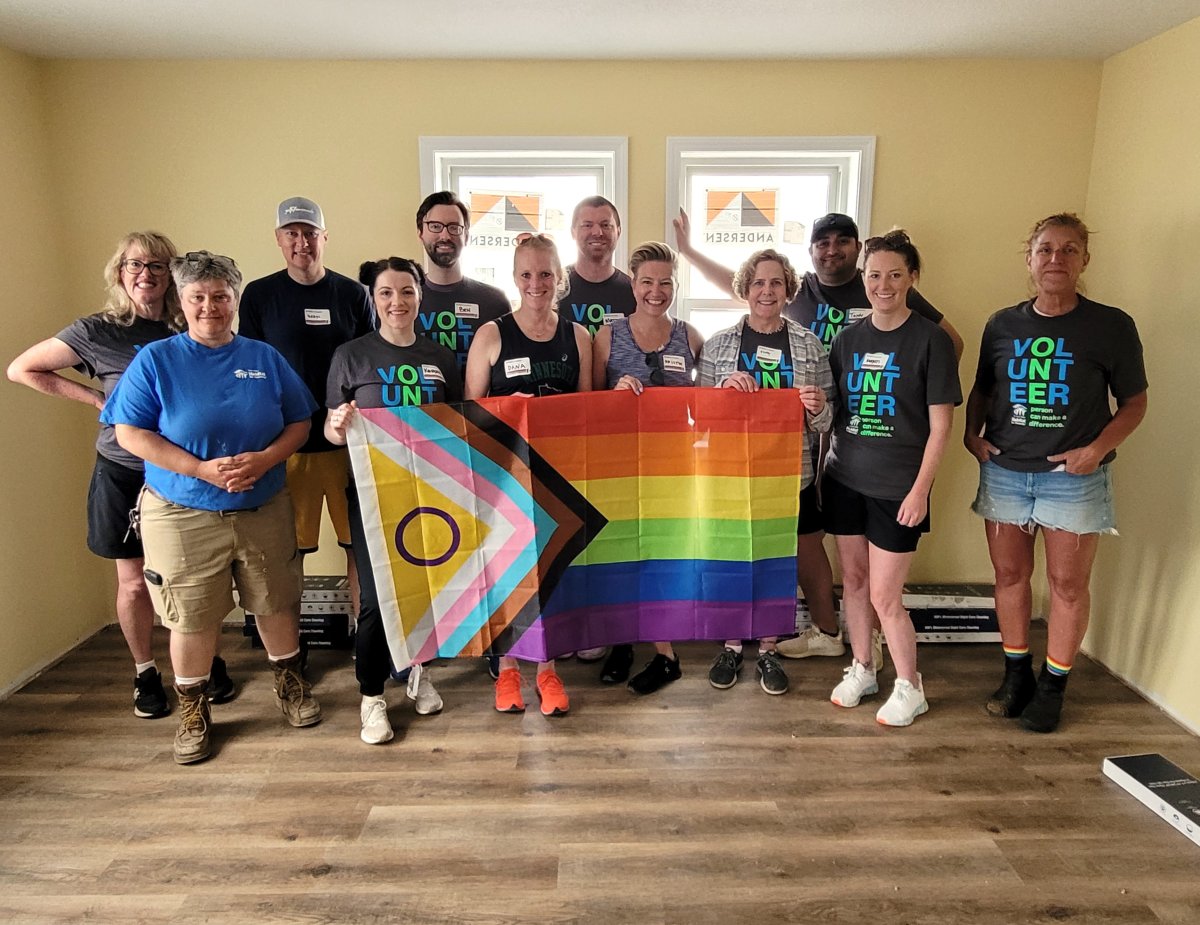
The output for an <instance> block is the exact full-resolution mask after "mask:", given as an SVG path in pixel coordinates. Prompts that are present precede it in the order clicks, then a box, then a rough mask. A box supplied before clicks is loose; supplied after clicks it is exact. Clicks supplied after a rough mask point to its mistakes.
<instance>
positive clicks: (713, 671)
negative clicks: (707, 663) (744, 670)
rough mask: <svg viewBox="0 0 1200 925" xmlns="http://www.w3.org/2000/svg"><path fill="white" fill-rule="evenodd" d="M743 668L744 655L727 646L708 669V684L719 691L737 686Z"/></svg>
mask: <svg viewBox="0 0 1200 925" xmlns="http://www.w3.org/2000/svg"><path fill="white" fill-rule="evenodd" d="M741 667H742V653H741V652H734V651H733V649H731V648H729V647H728V646H726V647H725V648H724V649H722V650H721V654H720V655H718V656H717V657H716V658H715V659H714V660H713V663H712V667H711V668H710V669H708V683H709V684H711V685H712V686H713V687H715V688H716V689H717V690H719V691H723V690H728V689H729V688H731V687H733V685H735V684H737V676H738V671H739V670H740V669H741Z"/></svg>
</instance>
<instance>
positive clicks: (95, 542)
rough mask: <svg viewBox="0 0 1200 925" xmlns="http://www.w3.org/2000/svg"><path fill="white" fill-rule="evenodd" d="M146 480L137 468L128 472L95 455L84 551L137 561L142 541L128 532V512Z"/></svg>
mask: <svg viewBox="0 0 1200 925" xmlns="http://www.w3.org/2000/svg"><path fill="white" fill-rule="evenodd" d="M145 481H146V474H145V473H144V472H142V471H141V470H140V469H130V468H129V467H128V466H122V465H121V464H120V463H115V462H113V461H112V460H111V459H106V458H105V457H103V456H100V455H97V456H96V467H95V468H94V469H93V470H92V482H91V484H90V485H89V486H88V499H87V512H88V532H87V545H88V549H90V550H91V551H92V552H94V553H95V554H96V555H98V556H103V557H104V558H105V559H140V558H142V541H141V540H140V539H138V538H137V536H136V535H134V533H133V531H132V530H130V529H129V512H130V511H131V510H133V509H134V508H135V507H137V499H138V492H140V491H141V490H142V485H143V484H144V483H145Z"/></svg>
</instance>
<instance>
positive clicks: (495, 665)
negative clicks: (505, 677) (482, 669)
mask: <svg viewBox="0 0 1200 925" xmlns="http://www.w3.org/2000/svg"><path fill="white" fill-rule="evenodd" d="M484 658H485V659H487V668H488V674H489V675H491V676H492V680H493V681H499V680H500V656H499V655H485V656H484Z"/></svg>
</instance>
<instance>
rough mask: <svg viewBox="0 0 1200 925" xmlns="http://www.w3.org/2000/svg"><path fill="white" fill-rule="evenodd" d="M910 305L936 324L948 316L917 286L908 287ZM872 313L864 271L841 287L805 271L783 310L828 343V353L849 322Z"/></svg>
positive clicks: (788, 316)
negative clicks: (930, 302) (794, 295)
mask: <svg viewBox="0 0 1200 925" xmlns="http://www.w3.org/2000/svg"><path fill="white" fill-rule="evenodd" d="M907 304H908V307H909V308H910V309H912V310H913V311H914V312H916V313H917V314H918V315H920V316H921V317H923V318H928V319H929V320H930V321H932V322H933V323H934V324H940V323H941V320H942V318H943V317H945V316H944V315H943V314H942V313H941V312H939V311H938V310H937V309H936V308H934V307H933V306H932V305H931V304H929V301H928V300H927V299H926V298H925V297H924V296H923V295H921V293H919V292H917V290H916V289H909V290H908V299H907ZM870 313H871V302H870V300H869V299H868V298H867V289H866V286H865V285H864V284H863V277H862V273H855V274H854V278H853V279H851V280H850V282H848V283H843V284H842V285H840V286H826V285H824V284H823V283H822V282H821V281H820V280H818V279H817V274H815V273H805V274H804V278H803V279H802V280H801V281H800V290H799V291H798V292H797V293H796V298H794V299H793V300H792V301H791V302H789V303H788V304H787V305H786V306H785V307H784V309H783V314H784V317H786V318H791V319H792V321H795V322H798V323H799V324H801V325H803V326H804V327H806V328H808V330H810V331H812V332H813V333H814V334H816V335H817V338H818V339H819V340H820V341H821V343H822V344H824V345H825V352H826V353H828V352H829V348H830V346H831V345H832V344H833V339H834V338H835V337H837V336H838V334H840V333H841V332H842V331H843V330H844V329H845V327H846V326H847V325H850V324H853V323H854V322H855V321H859V320H861V319H863V318H865V317H866V316H867V315H869V314H870Z"/></svg>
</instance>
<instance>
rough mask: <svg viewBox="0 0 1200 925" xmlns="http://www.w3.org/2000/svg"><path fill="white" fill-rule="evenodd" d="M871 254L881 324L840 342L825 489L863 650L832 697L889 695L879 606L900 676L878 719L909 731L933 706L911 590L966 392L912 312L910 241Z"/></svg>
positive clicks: (914, 261) (876, 244)
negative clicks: (876, 626) (879, 643)
mask: <svg viewBox="0 0 1200 925" xmlns="http://www.w3.org/2000/svg"><path fill="white" fill-rule="evenodd" d="M863 249H864V253H865V254H866V258H865V261H864V264H863V281H864V283H865V285H866V290H867V298H868V299H869V300H870V303H871V314H869V315H868V316H867V317H865V318H863V319H862V320H861V321H858V322H856V323H855V324H852V325H850V326H849V327H847V328H846V329H845V330H843V331H842V332H841V333H840V334H838V335H837V336H836V337H835V338H834V340H833V348H832V349H831V350H830V353H829V363H830V365H831V366H832V367H833V377H834V382H835V383H836V385H837V391H838V408H837V415H836V416H835V417H834V421H833V439H832V441H831V443H830V448H829V455H828V456H827V457H826V460H825V470H824V475H823V477H822V481H821V502H822V516H823V517H824V520H825V531H826V532H827V533H831V534H833V535H835V536H836V537H837V547H838V559H839V560H840V561H841V566H842V583H843V603H844V607H845V610H846V625H847V628H848V629H849V631H850V646H851V648H852V649H853V652H854V659H853V661H852V662H851V663H850V667H849V668H847V669H846V671H845V676H844V677H843V679H842V682H841V683H840V684H838V686H837V687H835V688H834V689H833V693H832V694H831V695H830V698H829V699H830V700H832V701H833V702H834V703H836V704H837V705H838V706H842V707H855V706H858V704H859V701H860V700H861V699H862V698H863V697H865V696H866V695H868V694H874V693H876V692H878V690H879V684H878V681H877V679H876V671H877V669H876V667H875V665H874V664H873V661H874V660H873V658H872V653H871V628H872V624H873V621H874V614H873V613H872V608H874V612H875V613H877V614H878V615H879V621H880V623H881V624H882V626H883V632H884V635H885V636H886V637H887V644H888V652H889V653H890V654H891V657H892V662H893V664H894V665H895V666H896V683H895V687H894V688H893V690H892V695H891V697H889V698H888V701H887V702H886V703H885V704H884V705H883V706H882V707H881V708H880V709H879V712H877V713H876V714H875V718H876V719H877V720H878V721H879V722H880V723H881V724H883V725H885V726H908V725H910V724H911V723H912V721H913V720H914V719H916V717H918V716H920V715H921V714H922V713H924V712H926V711H927V710H928V709H929V705H928V703H927V702H926V700H925V691H924V687H923V685H922V683H921V675H920V674H919V673H918V672H917V640H916V633H915V631H914V629H913V625H912V620H911V619H910V618H909V616H908V611H906V610H905V609H904V582H905V580H906V579H907V578H908V569H909V566H910V565H911V564H912V558H913V553H914V552H915V551H916V548H917V542H918V540H919V539H920V537H921V534H922V533H927V532H928V531H929V492H930V489H931V488H932V487H933V478H934V475H936V474H937V469H938V465H939V464H940V463H941V460H942V454H943V453H944V452H945V449H946V439H947V436H948V435H949V433H950V425H951V423H952V421H953V419H954V406H955V405H957V404H958V403H959V402H961V401H962V392H961V391H960V388H959V383H958V364H957V360H956V358H955V354H954V344H953V342H952V341H951V340H950V336H949V335H948V334H947V333H946V332H945V331H944V330H942V329H941V328H940V327H938V326H937V325H936V324H934V323H933V322H932V321H930V320H929V319H927V318H923V317H922V316H920V315H918V314H916V313H915V312H913V311H912V309H910V308H909V307H908V305H907V297H908V291H909V289H911V288H912V287H913V286H914V285H915V284H916V282H917V275H918V273H919V272H920V269H921V258H920V255H919V254H918V253H917V249H916V247H914V246H913V243H912V241H910V240H909V238H908V235H907V234H905V233H904V232H903V231H892V232H890V233H888V234H886V235H884V236H883V237H881V238H871V239H870V240H868V241H867V242H866V243H865V245H864V248H863Z"/></svg>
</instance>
